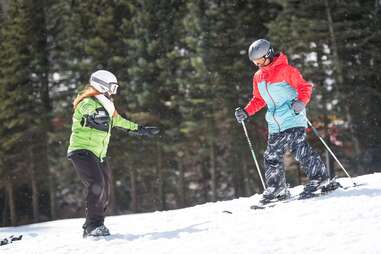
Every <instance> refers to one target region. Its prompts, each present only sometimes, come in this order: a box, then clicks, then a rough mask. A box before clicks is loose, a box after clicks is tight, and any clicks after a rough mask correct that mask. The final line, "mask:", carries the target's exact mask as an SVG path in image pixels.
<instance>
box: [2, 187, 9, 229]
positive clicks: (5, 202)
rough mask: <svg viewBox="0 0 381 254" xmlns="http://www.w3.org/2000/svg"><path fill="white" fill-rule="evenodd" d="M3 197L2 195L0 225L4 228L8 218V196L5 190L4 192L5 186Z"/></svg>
mask: <svg viewBox="0 0 381 254" xmlns="http://www.w3.org/2000/svg"><path fill="white" fill-rule="evenodd" d="M4 193H5V195H4V207H3V214H2V218H3V219H2V221H1V223H2V224H1V225H2V226H6V224H7V218H8V207H9V205H8V204H9V201H8V200H9V196H8V195H7V190H6V186H5V192H4Z"/></svg>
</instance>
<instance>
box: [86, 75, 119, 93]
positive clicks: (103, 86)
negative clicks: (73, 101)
mask: <svg viewBox="0 0 381 254" xmlns="http://www.w3.org/2000/svg"><path fill="white" fill-rule="evenodd" d="M90 85H91V86H92V87H94V88H95V89H96V90H97V91H98V92H100V93H107V92H108V93H110V94H116V91H117V90H118V87H119V86H118V80H117V79H116V77H115V75H114V74H112V73H111V72H109V71H105V70H99V71H96V72H94V73H93V74H91V77H90Z"/></svg>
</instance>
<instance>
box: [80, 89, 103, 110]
mask: <svg viewBox="0 0 381 254" xmlns="http://www.w3.org/2000/svg"><path fill="white" fill-rule="evenodd" d="M98 94H101V93H100V92H98V91H97V90H95V88H94V87H92V86H90V85H87V86H86V87H85V89H83V90H82V91H81V92H80V93H79V94H78V95H77V97H76V98H75V99H74V101H73V108H74V109H75V108H76V107H77V106H78V104H79V103H80V102H81V101H82V100H83V99H85V98H87V97H92V96H95V95H98Z"/></svg>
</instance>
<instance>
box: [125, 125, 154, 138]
mask: <svg viewBox="0 0 381 254" xmlns="http://www.w3.org/2000/svg"><path fill="white" fill-rule="evenodd" d="M159 133H160V129H159V128H158V127H154V126H139V127H138V129H137V130H136V131H129V132H128V134H130V135H132V136H145V137H153V136H155V135H157V134H159Z"/></svg>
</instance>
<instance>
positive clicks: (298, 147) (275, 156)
mask: <svg viewBox="0 0 381 254" xmlns="http://www.w3.org/2000/svg"><path fill="white" fill-rule="evenodd" d="M286 149H289V150H290V151H291V153H292V154H293V155H294V156H295V159H296V160H297V161H298V162H300V164H301V166H302V168H303V169H304V172H305V174H306V175H307V176H308V178H309V179H316V178H319V177H322V178H327V177H328V171H327V168H326V166H325V164H324V163H323V161H322V160H321V158H320V156H319V155H318V154H317V153H316V152H314V151H313V150H312V148H311V146H310V145H309V144H308V143H307V140H306V131H305V128H304V127H297V128H291V129H287V130H285V131H282V132H280V133H275V134H270V135H269V139H268V144H267V149H266V151H265V153H264V166H265V178H266V184H267V186H269V187H278V186H281V185H285V184H286V178H285V170H284V165H283V155H284V153H285V152H286Z"/></svg>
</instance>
